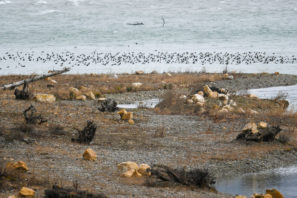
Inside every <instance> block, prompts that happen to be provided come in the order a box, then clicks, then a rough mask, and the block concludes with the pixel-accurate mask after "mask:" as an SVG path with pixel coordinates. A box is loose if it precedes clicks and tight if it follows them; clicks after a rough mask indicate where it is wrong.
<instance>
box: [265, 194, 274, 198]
mask: <svg viewBox="0 0 297 198" xmlns="http://www.w3.org/2000/svg"><path fill="white" fill-rule="evenodd" d="M264 198H273V197H272V196H271V195H270V194H265V195H264Z"/></svg>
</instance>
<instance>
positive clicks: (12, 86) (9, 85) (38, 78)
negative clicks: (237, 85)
mask: <svg viewBox="0 0 297 198" xmlns="http://www.w3.org/2000/svg"><path fill="white" fill-rule="evenodd" d="M68 71H70V68H64V69H63V70H56V71H54V72H51V73H49V74H42V75H39V76H34V77H32V78H27V79H25V80H21V81H18V82H14V83H11V84H8V85H3V86H2V87H0V89H3V90H6V89H14V88H15V87H17V86H20V85H23V84H24V83H25V82H27V83H28V84H29V83H31V82H35V81H38V80H42V79H45V78H48V77H51V76H56V75H59V74H62V73H65V72H68Z"/></svg>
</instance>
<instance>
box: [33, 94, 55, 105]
mask: <svg viewBox="0 0 297 198" xmlns="http://www.w3.org/2000/svg"><path fill="white" fill-rule="evenodd" d="M34 100H36V101H37V102H45V103H53V102H55V101H56V97H55V96H54V95H52V94H36V95H35V96H34Z"/></svg>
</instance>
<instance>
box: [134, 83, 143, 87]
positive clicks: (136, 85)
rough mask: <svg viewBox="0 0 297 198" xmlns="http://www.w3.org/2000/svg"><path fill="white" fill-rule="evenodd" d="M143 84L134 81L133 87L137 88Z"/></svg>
mask: <svg viewBox="0 0 297 198" xmlns="http://www.w3.org/2000/svg"><path fill="white" fill-rule="evenodd" d="M142 85H143V84H142V83H141V82H134V83H132V87H135V88H139V87H141V86H142Z"/></svg>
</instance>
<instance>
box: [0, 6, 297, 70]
mask: <svg viewBox="0 0 297 198" xmlns="http://www.w3.org/2000/svg"><path fill="white" fill-rule="evenodd" d="M296 18H297V1H295V0H249V1H242V0H199V1H195V0H183V1H180V0H130V1H127V0H100V1H99V0H0V27H1V28H0V75H6V74H30V73H33V72H35V73H43V72H47V71H48V70H49V69H60V68H62V67H65V66H68V67H72V70H71V73H123V72H133V71H135V70H139V69H142V70H145V71H146V72H150V71H153V70H156V71H159V72H163V71H201V70H202V69H204V67H205V69H206V71H208V72H221V71H222V70H223V69H224V68H225V66H226V65H228V67H229V69H230V70H236V71H238V72H263V71H265V72H275V71H278V72H280V73H291V74H292V73H294V74H297V71H296V65H297V59H296V55H297V54H296V52H297V48H296V46H297V20H296ZM135 22H142V23H143V24H144V25H139V26H133V25H129V24H130V23H135ZM164 22H165V23H164ZM200 52H201V53H204V54H199V53H200ZM220 52H221V53H222V54H220ZM249 52H252V54H249ZM258 52H260V54H257V53H258ZM67 53H68V55H69V54H70V55H69V56H68V59H67V55H65V54H67ZM129 53H136V55H131V54H129ZM139 53H140V54H139ZM168 53H169V54H168ZM187 53H188V54H187ZM191 53H197V54H194V55H193V54H191ZM205 53H206V54H205ZM208 53H212V55H209V54H208ZM226 53H231V54H226ZM28 54H30V57H31V58H28ZM47 54H48V55H47ZM217 54H219V55H218V56H219V57H220V58H218V57H215V58H213V57H214V56H215V55H217ZM255 54H256V55H255ZM31 55H32V56H31ZM3 57H4V59H3ZM50 57H53V58H50ZM127 57H128V58H127ZM143 57H145V58H143ZM193 57H194V58H193ZM209 57H210V58H209ZM39 58H41V59H39ZM130 59H133V61H129V60H130ZM196 59H197V60H196ZM171 60H176V61H171Z"/></svg>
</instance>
